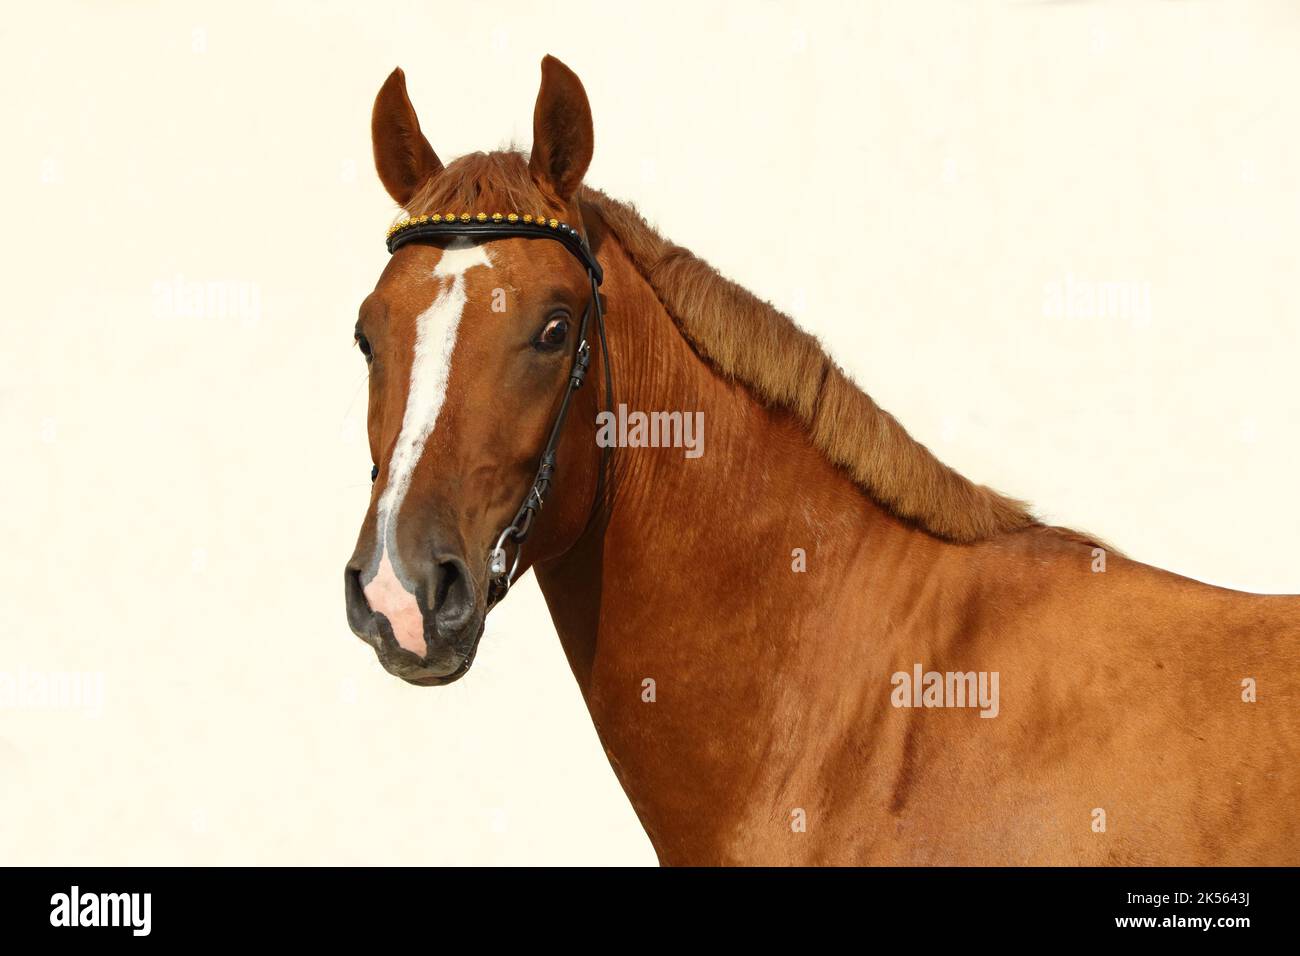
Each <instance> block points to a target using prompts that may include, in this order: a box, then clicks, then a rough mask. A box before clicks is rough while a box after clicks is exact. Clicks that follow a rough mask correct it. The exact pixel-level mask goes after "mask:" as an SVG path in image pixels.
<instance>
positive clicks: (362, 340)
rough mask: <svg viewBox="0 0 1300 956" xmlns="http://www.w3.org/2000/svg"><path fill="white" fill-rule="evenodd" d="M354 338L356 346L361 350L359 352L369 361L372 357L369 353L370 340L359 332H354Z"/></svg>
mask: <svg viewBox="0 0 1300 956" xmlns="http://www.w3.org/2000/svg"><path fill="white" fill-rule="evenodd" d="M356 340H357V348H359V349H360V350H361V354H362V355H364V356H365V357H366V361H367V362H369V361H370V359H371V357H372V356H371V354H370V340H369V339H368V338H366V337H365V336H364V335H362V334H361V333H360V332H357V333H356Z"/></svg>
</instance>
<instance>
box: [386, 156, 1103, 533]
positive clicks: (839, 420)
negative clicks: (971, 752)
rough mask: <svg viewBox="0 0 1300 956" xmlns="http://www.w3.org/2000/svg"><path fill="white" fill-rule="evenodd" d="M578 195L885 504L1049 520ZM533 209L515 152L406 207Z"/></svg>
mask: <svg viewBox="0 0 1300 956" xmlns="http://www.w3.org/2000/svg"><path fill="white" fill-rule="evenodd" d="M581 200H582V205H583V212H584V218H586V217H587V216H590V215H593V214H594V215H595V216H597V217H599V219H600V220H601V221H602V222H603V223H604V225H605V226H606V227H607V228H608V230H609V231H610V232H611V233H612V234H613V236H614V237H615V238H616V239H617V240H618V242H619V243H620V244H621V245H622V246H623V247H624V249H626V250H627V253H628V255H629V257H630V258H631V260H632V262H633V263H634V264H635V265H636V267H637V269H638V270H639V271H640V272H641V274H642V275H643V276H644V277H645V279H646V281H647V282H648V283H649V284H650V286H651V288H653V289H654V291H655V293H656V295H657V296H658V297H659V299H660V301H661V302H662V303H663V306H664V308H665V309H666V310H667V312H668V314H669V315H670V316H672V318H673V321H674V322H676V323H677V326H678V327H679V328H680V329H681V331H682V334H683V335H685V336H686V337H687V339H689V340H690V342H691V343H692V344H693V345H694V346H695V348H696V350H697V351H698V352H699V353H700V354H702V355H703V356H704V357H705V358H706V359H708V360H709V361H710V362H711V363H712V364H713V365H714V366H715V368H716V369H717V370H718V371H719V372H720V373H721V374H723V375H726V376H728V377H730V378H733V379H735V380H737V381H739V382H742V383H743V384H745V385H747V386H748V387H749V388H750V389H751V390H752V391H753V392H754V393H755V394H756V395H757V396H758V397H759V398H761V399H762V400H763V401H765V402H767V403H768V404H770V405H775V406H779V407H781V408H785V409H788V410H789V411H790V412H791V413H792V414H793V415H795V416H796V417H797V418H798V419H799V421H801V422H802V423H803V425H804V426H805V428H806V429H807V430H808V434H809V437H810V439H811V440H812V442H813V444H814V445H815V446H816V447H817V448H818V449H819V450H820V451H821V452H822V453H823V454H824V455H826V457H827V458H828V459H830V460H831V461H832V462H834V463H835V464H836V465H838V466H839V467H841V468H843V469H844V470H845V471H846V472H848V474H849V475H850V476H851V477H852V478H853V480H854V482H855V483H856V484H857V485H858V486H859V487H860V488H862V490H863V491H865V492H866V493H867V494H868V495H870V496H871V497H872V499H874V500H875V501H876V502H878V503H879V504H881V505H883V506H884V507H885V508H887V509H889V510H890V511H891V512H893V513H894V514H896V515H898V516H899V517H901V518H904V519H907V520H909V521H912V522H914V523H915V524H917V525H918V526H920V527H921V528H924V529H925V530H926V531H928V532H930V533H931V534H933V535H935V536H937V537H939V538H943V539H945V540H948V541H955V542H961V543H969V542H975V541H982V540H985V539H987V538H990V537H993V536H995V535H998V534H1001V533H1004V532H1008V531H1017V530H1021V529H1025V528H1031V527H1040V525H1039V523H1038V522H1037V521H1036V520H1035V519H1034V517H1033V516H1032V515H1031V514H1030V513H1029V512H1028V510H1027V509H1026V507H1025V505H1024V504H1023V503H1022V502H1019V501H1016V500H1014V499H1011V498H1007V497H1004V496H1003V495H1000V494H998V493H997V492H995V491H992V490H991V489H989V488H986V487H984V486H983V485H977V484H975V483H974V482H971V481H969V480H967V479H966V478H963V477H962V476H961V475H959V474H958V473H957V472H955V471H953V470H952V469H951V468H949V467H948V466H947V465H945V464H943V463H942V462H941V461H939V460H938V459H937V458H935V457H934V455H933V454H932V453H931V452H930V451H929V449H927V448H926V447H925V446H924V445H922V444H921V443H920V442H918V441H916V439H914V438H912V436H911V435H909V434H908V433H907V431H906V430H905V429H904V428H903V426H902V425H900V424H899V423H898V421H897V420H896V419H895V418H894V417H893V416H892V415H890V414H889V413H888V412H886V411H884V410H883V409H882V408H880V406H878V405H877V404H876V403H875V402H874V401H872V400H871V397H870V396H868V395H867V394H866V393H865V392H863V391H862V390H861V389H860V388H858V387H857V386H856V385H855V384H853V382H852V381H851V380H850V379H849V377H848V376H847V375H846V374H845V373H844V371H843V370H842V369H841V368H840V367H839V366H838V365H836V364H835V362H834V361H833V360H832V359H831V357H830V356H829V355H827V354H826V352H825V350H824V349H823V348H822V347H821V344H820V343H819V342H818V341H817V339H816V338H814V337H813V336H812V335H809V334H808V333H807V332H805V331H803V330H802V329H800V328H799V327H798V326H797V325H795V323H794V322H793V320H791V319H790V318H789V317H788V316H786V315H785V314H783V313H781V312H779V311H778V310H777V309H775V308H773V307H772V306H771V305H769V304H768V303H766V302H763V301H762V300H760V299H759V298H758V297H757V296H755V295H754V294H753V293H751V292H749V291H748V290H746V289H744V288H742V287H740V286H739V285H737V284H736V283H734V282H732V281H730V280H729V279H726V278H724V277H723V276H721V275H719V274H718V272H717V271H716V270H715V269H714V268H713V267H712V266H710V265H709V264H708V263H707V262H705V261H704V260H703V259H700V258H698V257H697V256H695V255H694V254H693V253H691V252H690V251H689V250H687V249H684V248H682V247H681V246H677V245H674V244H673V243H671V242H669V241H667V240H666V239H664V238H663V237H662V236H660V235H659V234H658V233H656V232H655V231H654V229H652V228H651V227H650V226H649V224H647V223H646V221H645V220H644V219H642V218H641V216H640V215H639V214H638V213H637V212H636V210H635V209H634V208H633V207H632V206H630V205H628V204H626V203H621V202H618V201H616V200H613V199H610V198H609V197H608V196H606V195H605V194H604V193H602V192H600V191H599V190H596V189H592V188H590V187H585V186H584V187H583V188H582V193H581ZM488 206H491V207H492V208H491V209H488V208H487V207H488ZM534 208H536V209H539V210H540V209H542V208H543V205H542V198H541V195H540V193H539V192H538V190H537V188H536V187H535V186H534V185H533V183H532V180H531V179H530V177H529V174H528V163H527V159H526V158H525V157H524V155H523V154H522V153H519V152H516V151H514V150H508V151H501V152H495V153H473V154H470V155H468V156H463V157H461V158H460V159H458V160H456V161H455V162H454V163H452V164H450V165H449V166H448V167H447V169H446V170H445V171H444V172H443V173H442V174H441V175H438V176H435V177H434V178H433V179H432V180H430V181H429V182H428V183H426V184H425V186H424V187H422V188H421V190H420V191H419V192H417V194H416V195H415V196H414V197H413V198H412V200H411V202H410V203H409V204H408V209H407V211H408V213H409V214H410V215H425V214H431V213H434V212H450V211H454V212H494V211H502V212H507V211H512V210H519V211H521V212H525V211H528V210H531V209H534ZM1072 536H1073V535H1072ZM1079 537H1082V536H1079Z"/></svg>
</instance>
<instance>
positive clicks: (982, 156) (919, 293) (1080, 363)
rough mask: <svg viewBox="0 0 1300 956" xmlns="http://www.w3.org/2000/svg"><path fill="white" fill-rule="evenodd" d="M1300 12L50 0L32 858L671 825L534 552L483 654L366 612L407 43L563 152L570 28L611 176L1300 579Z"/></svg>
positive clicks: (1065, 453)
mask: <svg viewBox="0 0 1300 956" xmlns="http://www.w3.org/2000/svg"><path fill="white" fill-rule="evenodd" d="M1297 49H1300V7H1297V5H1296V4H1294V3H1262V2H1231V3H1229V2H1215V0H1186V2H1168V0H1146V2H1140V0H1133V2H1112V3H1104V2H1096V3H1087V2H1071V3H1065V2H1057V3H1051V2H1043V3H1036V2H1028V0H1024V2H1018V0H1003V2H996V3H994V2H988V3H977V2H952V3H917V2H907V3H904V2H897V3H864V2H860V0H854V2H840V3H831V2H824V3H809V2H802V3H797V4H796V3H793V2H783V3H774V2H767V3H740V2H735V3H707V2H700V0H692V2H689V3H670V2H665V0H658V2H655V3H653V4H643V5H634V4H610V3H564V2H557V3H547V4H539V3H522V2H518V3H483V2H478V3H475V2H432V0H426V2H419V3H402V4H385V3H377V2H376V3H352V4H344V3H308V2H305V0H298V2H274V3H251V2H250V3H228V4H216V3H208V4H197V3H166V4H164V3H147V2H118V3H108V2H101V3H85V4H80V3H68V2H51V3H45V4H27V5H23V6H21V7H17V8H14V9H13V10H10V11H8V12H7V13H6V26H5V30H4V33H3V36H2V37H0V81H2V82H3V87H4V89H5V96H4V99H3V106H0V110H2V111H3V112H2V113H0V121H2V122H0V130H3V137H4V145H3V149H0V171H2V172H3V176H2V177H0V184H2V185H0V190H2V196H3V213H4V224H3V230H2V231H0V243H3V261H4V263H5V269H4V275H5V279H4V285H3V294H4V298H5V302H4V305H3V318H2V319H0V322H3V348H0V440H2V441H3V448H4V463H3V469H0V481H2V482H3V484H2V486H0V502H2V503H3V508H2V509H0V534H2V539H0V544H2V547H0V582H3V583H2V584H0V862H2V863H63V864H71V863H91V864H108V863H121V864H144V863H213V864H233V863H334V864H353V863H593V864H623V863H627V864H645V863H652V862H654V854H653V853H652V851H651V849H650V846H649V843H648V841H647V840H646V838H645V837H644V835H643V834H642V832H641V830H640V827H639V825H638V823H637V821H636V818H635V816H634V815H633V813H632V811H631V809H630V808H629V806H628V805H627V803H626V800H625V799H624V797H623V794H622V791H621V790H620V788H619V786H618V784H617V782H616V780H615V779H614V776H613V774H612V772H611V771H610V769H609V767H608V765H607V763H606V761H605V758H604V756H603V754H602V752H601V749H600V746H599V743H598V741H597V739H596V736H595V733H594V731H593V730H592V728H591V725H590V723H589V720H588V718H587V715H586V712H585V709H584V707H583V705H582V702H581V699H580V697H579V695H578V692H577V689H576V687H575V685H574V682H573V679H572V677H571V675H570V674H569V672H568V668H567V665H566V663H565V661H564V658H563V655H562V653H561V650H560V647H559V643H558V641H557V639H556V637H555V635H554V632H553V630H552V627H551V625H550V622H549V619H548V617H547V614H546V611H545V608H544V605H543V603H542V601H541V598H540V595H539V593H538V591H537V589H536V585H535V583H534V582H533V581H532V579H531V578H529V579H527V580H526V581H525V582H524V583H523V584H522V585H521V586H520V587H519V588H518V589H517V590H516V591H515V592H514V593H512V594H511V596H510V598H509V600H508V601H507V602H506V604H505V605H503V606H502V607H501V608H500V609H499V610H498V611H497V612H495V613H494V614H493V616H492V618H491V620H490V621H489V623H488V627H487V633H486V635H485V637H484V639H483V646H482V649H481V653H480V654H479V657H478V662H477V664H476V666H475V668H474V670H473V672H472V673H471V674H470V675H469V677H468V678H467V679H466V680H464V681H461V682H460V683H457V684H456V685H454V686H452V687H449V688H446V689H417V688H414V687H409V686H407V685H405V684H403V683H401V682H399V681H398V680H397V679H396V678H393V677H390V676H389V675H388V674H386V673H384V672H383V671H382V670H381V669H380V667H379V665H378V663H377V662H376V660H375V658H374V655H373V653H372V652H371V651H370V650H369V649H368V648H367V647H365V646H364V645H363V644H362V643H361V642H359V641H358V640H356V639H355V638H354V637H353V636H352V635H351V633H350V632H349V630H348V628H347V625H346V623H345V620H344V611H343V591H342V570H343V565H344V562H345V560H346V559H347V556H348V554H349V552H350V550H351V547H352V544H353V542H354V540H355V535H356V532H357V529H358V526H359V522H360V520H361V517H362V514H363V510H364V508H365V504H366V501H367V496H368V487H369V476H368V470H369V467H370V459H369V454H368V450H367V447H366V441H365V390H364V374H365V373H364V365H363V363H362V360H361V358H360V357H359V356H358V355H357V353H356V351H355V349H353V348H352V343H351V333H352V325H353V322H354V320H355V315H356V309H357V306H358V305H359V303H360V301H361V299H362V298H363V296H364V295H365V294H366V293H367V292H368V291H369V289H370V288H371V286H372V284H373V282H374V280H375V278H376V277H377V275H378V273H379V271H380V269H381V268H382V267H383V265H384V262H385V259H386V255H385V251H384V246H383V235H384V230H385V228H386V227H387V225H388V224H389V222H390V221H391V219H392V217H393V215H394V212H395V210H394V209H393V207H392V205H391V203H390V202H389V200H388V198H387V197H386V196H385V195H384V193H383V191H382V189H381V188H380V186H379V184H378V182H377V180H376V178H375V176H374V172H373V167H372V165H371V159H370V141H369V115H370V107H371V103H372V100H373V97H374V95H375V93H376V91H377V90H378V88H379V85H380V84H381V83H382V81H383V79H384V77H385V76H386V75H387V74H388V72H389V71H390V70H391V69H392V68H393V67H394V66H395V65H399V64H400V65H401V66H403V67H404V68H405V69H406V71H407V76H408V81H409V86H410V92H411V96H412V98H413V100H414V102H415V104H416V107H417V109H418V110H419V112H420V116H421V119H422V122H423V125H424V129H425V131H426V133H427V134H428V136H429V138H430V140H431V141H432V143H433V145H434V146H435V148H436V149H437V150H438V152H439V153H440V154H441V155H442V156H443V157H444V158H445V159H450V158H452V157H454V156H456V155H459V154H461V153H464V152H467V151H471V150H476V149H491V148H495V147H498V146H502V145H505V144H507V143H510V142H514V143H517V144H519V145H520V146H521V147H524V148H526V147H527V146H528V142H529V138H530V137H529V133H530V126H531V116H532V108H533V100H534V97H535V95H536V91H537V84H538V78H539V71H538V61H539V60H540V58H541V57H542V55H543V54H545V53H548V52H549V53H554V54H555V55H557V56H559V57H560V58H561V59H563V60H564V61H565V62H567V63H568V64H569V65H570V66H571V67H573V68H574V69H575V70H576V71H577V72H578V74H579V75H580V76H581V77H582V79H583V81H584V82H585V84H586V88H587V91H588V94H589V96H590V99H591V104H592V109H593V111H594V116H595V128H596V155H595V160H594V163H593V164H592V167H591V171H590V174H589V176H588V181H589V182H591V183H592V184H594V185H597V186H600V187H601V188H603V189H605V190H606V191H607V192H609V193H611V194H612V195H614V196H617V197H621V198H627V199H632V200H635V201H636V202H637V203H638V204H639V206H640V207H641V209H642V210H643V211H644V212H645V213H646V214H647V215H648V216H649V218H650V219H651V220H652V221H654V222H656V223H658V224H659V226H660V227H661V228H662V230H663V231H664V232H665V233H666V234H667V235H669V236H671V237H672V238H674V239H675V240H677V241H679V242H681V243H683V244H684V245H687V246H689V247H690V248H692V249H694V250H695V251H697V252H698V253H700V254H701V255H703V256H704V257H706V258H708V259H709V260H710V261H712V262H713V263H714V264H715V265H716V266H718V267H719V268H720V269H721V270H722V271H723V272H724V273H726V274H728V275H730V276H732V277H734V278H736V279H737V280H738V281H741V282H742V283H744V284H746V285H747V286H748V287H750V288H751V289H753V290H755V291H756V292H757V293H758V294H760V295H761V296H763V297H765V298H769V299H771V300H772V301H773V302H775V303H776V304H777V305H779V306H780V307H782V308H783V309H785V310H786V311H788V312H789V313H791V314H792V315H793V316H794V317H795V318H796V319H797V320H798V321H799V322H800V323H802V324H803V325H804V326H805V327H806V328H808V329H810V330H812V331H814V332H815V333H816V334H817V335H819V336H821V338H822V339H823V341H824V342H825V343H826V345H827V347H828V348H829V350H830V351H831V352H832V353H833V354H834V355H835V356H836V357H837V358H838V360H839V361H840V362H841V363H842V364H843V365H844V367H845V368H847V369H848V370H850V371H851V372H852V374H853V375H854V376H855V378H856V379H857V380H858V381H859V382H860V383H861V384H862V385H863V386H864V387H865V388H866V389H867V390H868V391H869V392H870V393H871V394H872V395H873V396H874V397H875V398H876V399H877V400H878V401H879V402H880V403H881V404H882V405H884V406H885V407H886V408H888V409H890V410H891V411H893V412H894V413H896V414H897V415H898V417H899V418H900V419H901V420H902V421H903V422H904V423H905V424H906V425H907V426H908V427H909V428H910V429H911V430H912V431H913V433H914V434H915V435H917V436H918V437H919V438H920V439H921V440H922V441H924V442H926V443H927V444H929V445H930V447H931V448H933V449H934V450H935V451H936V452H937V453H938V454H939V456H940V457H941V458H943V459H944V460H946V461H948V462H949V463H951V464H953V465H955V466H956V467H958V468H959V469H960V470H962V471H963V472H965V473H966V474H967V475H969V476H970V477H972V478H975V479H977V480H979V481H982V482H986V483H989V484H992V485H994V486H996V487H998V488H1000V489H1001V490H1004V491H1006V492H1009V493H1012V494H1015V495H1018V496H1021V497H1025V498H1028V499H1030V500H1031V501H1032V502H1033V503H1034V504H1035V506H1036V507H1037V509H1038V510H1039V512H1040V513H1041V514H1043V515H1044V516H1046V517H1047V518H1049V519H1051V520H1053V521H1056V522H1060V523H1065V524H1071V525H1075V526H1080V527H1083V528H1086V529H1088V530H1089V531H1092V532H1094V533H1096V534H1098V535H1101V536H1103V537H1105V538H1108V539H1110V540H1111V541H1113V542H1114V543H1115V544H1116V545H1117V546H1119V547H1120V548H1122V549H1124V550H1126V551H1127V552H1128V553H1129V554H1131V555H1132V556H1134V557H1137V558H1139V559H1141V560H1145V561H1148V562H1151V563H1154V564H1158V565H1162V566H1164V567H1167V568H1171V569H1173V570H1176V571H1179V572H1182V573H1185V574H1190V575H1192V576H1195V577H1198V578H1201V579H1203V580H1207V581H1211V582H1214V583H1217V584H1223V585H1228V586H1233V587H1239V588H1244V589H1249V590H1258V591H1300V565H1298V563H1297V561H1296V553H1297V552H1296V541H1297V539H1298V538H1300V501H1297V498H1296V494H1295V490H1296V487H1297V482H1298V481H1300V453H1298V452H1297V449H1298V448H1300V423H1298V413H1300V384H1298V383H1297V377H1296V366H1297V359H1300V345H1298V344H1297V339H1296V336H1297V321H1296V319H1297V311H1298V309H1300V306H1297V303H1296V301H1295V300H1296V286H1297V279H1298V278H1300V270H1298V269H1297V266H1300V123H1298V122H1297V112H1298V111H1297V100H1296V93H1297V90H1300V56H1297ZM611 334H612V335H614V336H617V335H618V329H617V326H616V325H615V326H614V327H613V329H612V333H611ZM843 637H844V640H854V639H855V638H854V635H852V634H845V635H844V636H843ZM42 688H45V690H44V692H43V691H42Z"/></svg>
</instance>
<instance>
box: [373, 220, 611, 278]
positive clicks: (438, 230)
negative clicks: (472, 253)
mask: <svg viewBox="0 0 1300 956" xmlns="http://www.w3.org/2000/svg"><path fill="white" fill-rule="evenodd" d="M532 237H537V238H545V239H554V240H556V241H557V242H562V243H563V244H564V245H565V246H567V247H568V249H569V251H570V252H572V253H573V254H574V255H575V256H577V257H578V258H579V259H580V260H581V261H582V264H583V265H584V266H586V267H587V271H588V272H590V273H591V275H592V278H593V279H595V280H596V284H597V285H600V283H601V281H602V280H603V279H604V273H603V272H602V270H601V268H600V263H599V262H597V261H596V257H595V256H594V255H592V252H591V248H590V247H589V246H588V245H587V240H586V239H585V238H584V237H583V235H582V233H580V232H579V231H578V230H577V229H574V228H573V227H572V226H570V225H568V224H567V223H563V222H560V220H558V219H549V218H547V217H546V216H531V215H519V214H518V213H513V212H511V213H500V212H494V213H490V214H489V213H485V212H480V213H469V212H463V213H460V214H459V215H457V214H456V213H448V214H447V215H442V214H441V213H434V214H433V215H432V216H413V217H411V218H409V219H403V220H401V221H400V222H398V223H396V224H395V225H394V226H393V227H392V228H391V229H389V230H388V251H389V252H390V253H393V252H396V251H397V250H398V249H400V248H401V247H402V246H404V245H406V244H407V243H408V242H412V241H415V240H418V239H439V238H471V239H527V238H532Z"/></svg>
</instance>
